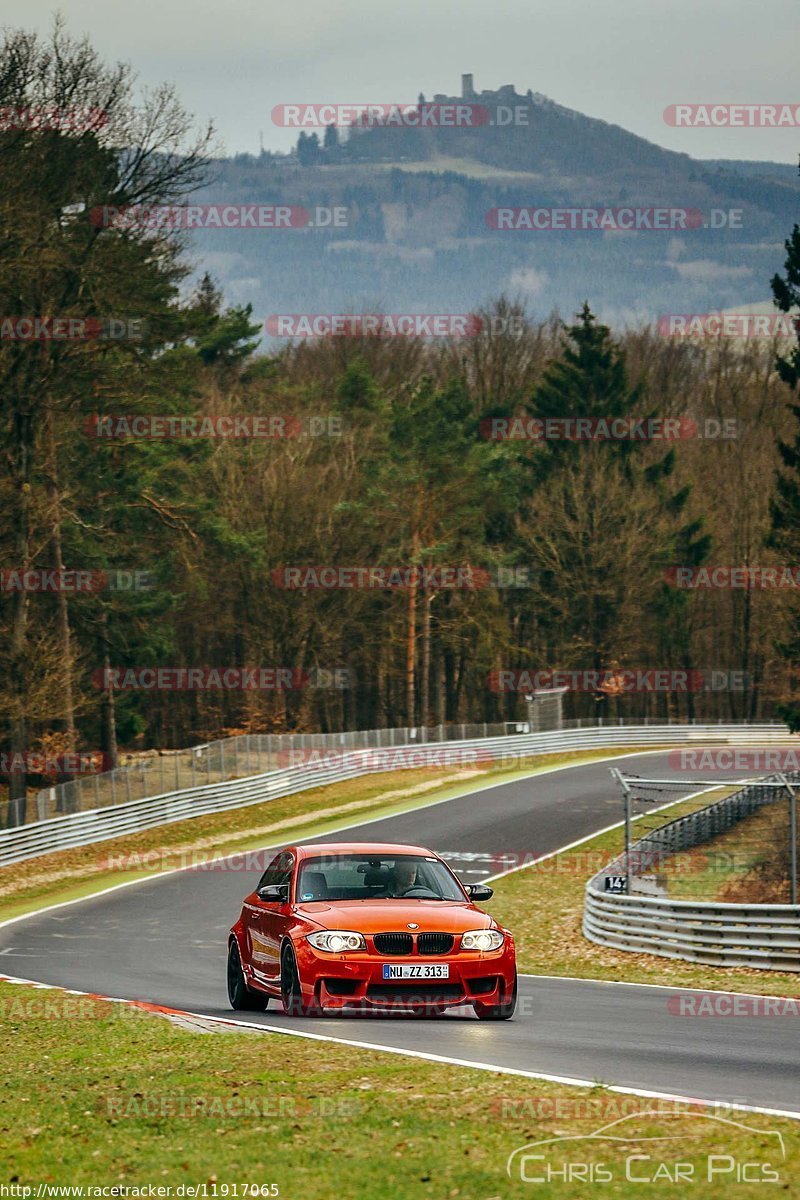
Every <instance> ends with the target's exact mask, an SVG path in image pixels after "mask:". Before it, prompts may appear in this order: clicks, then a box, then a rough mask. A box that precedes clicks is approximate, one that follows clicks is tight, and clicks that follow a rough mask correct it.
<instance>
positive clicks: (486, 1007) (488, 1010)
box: [475, 973, 517, 1021]
mask: <svg viewBox="0 0 800 1200" xmlns="http://www.w3.org/2000/svg"><path fill="white" fill-rule="evenodd" d="M516 1007H517V976H516V973H515V974H514V987H513V990H512V992H511V999H510V1000H506V1001H505V1002H504V1003H503V1004H476V1005H475V1015H476V1016H477V1018H478V1020H479V1021H508V1020H509V1018H510V1017H513V1015H514V1009H515V1008H516Z"/></svg>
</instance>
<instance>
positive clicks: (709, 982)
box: [489, 796, 800, 996]
mask: <svg viewBox="0 0 800 1200" xmlns="http://www.w3.org/2000/svg"><path fill="white" fill-rule="evenodd" d="M713 798H714V797H711V796H708V797H704V799H703V801H702V803H703V804H706V803H709V802H710V801H711V800H712V799H713ZM697 807H698V801H697V800H690V801H684V802H681V803H679V804H676V805H675V806H674V807H673V808H671V809H670V813H669V817H670V819H673V818H674V817H676V816H679V815H681V813H682V812H684V811H691V810H694V809H696V808H697ZM637 824H639V823H638V822H635V823H634V825H633V836H634V838H636V837H637V836H641V833H643V832H644V830H639V831H637ZM648 827H652V822H651V821H649V822H648ZM623 849H624V843H623V834H622V830H621V829H613V830H609V831H608V832H607V833H603V834H599V835H598V836H597V837H594V838H590V839H589V840H587V841H586V842H584V843H582V844H581V845H580V846H578V847H575V848H574V849H572V850H567V851H565V852H564V853H562V854H558V855H556V856H554V857H553V858H550V859H547V860H545V861H543V862H541V863H539V864H533V865H532V866H530V867H525V868H523V869H522V870H520V871H516V872H514V873H513V874H510V875H506V876H504V877H503V878H501V879H498V880H496V881H495V883H493V884H492V887H493V888H494V891H495V895H494V898H493V900H492V901H490V904H489V908H490V911H491V913H492V915H493V916H495V917H496V918H497V920H499V921H501V922H502V923H503V924H504V925H506V926H507V927H508V928H509V929H512V930H513V931H514V936H515V939H516V942H517V961H518V966H519V969H520V971H526V972H530V973H531V974H542V975H562V976H566V975H570V976H580V977H581V978H586V979H606V980H611V981H616V980H619V981H624V982H628V983H652V984H664V985H666V986H675V987H690V988H715V989H718V990H723V991H733V992H736V991H738V992H754V993H757V994H759V995H782V996H800V975H798V974H797V973H793V972H786V971H760V970H757V969H755V968H752V969H751V968H746V967H735V968H734V967H711V966H705V965H704V964H702V963H691V962H682V961H680V960H678V959H671V958H659V957H658V956H656V955H652V954H631V953H628V952H626V951H623V950H614V949H612V948H610V947H608V946H598V945H595V943H594V942H590V941H588V940H587V939H586V938H585V937H584V936H583V933H582V920H583V901H584V892H585V889H586V882H587V880H588V879H589V878H590V876H592V875H593V874H595V872H596V871H598V870H600V869H601V867H602V865H603V864H604V863H605V862H608V861H609V860H611V859H612V858H613V857H614V856H615V855H617V854H619V853H620V852H621V851H622V850H623ZM705 850H706V853H707V847H706V848H705ZM676 858H681V859H682V858H683V856H676ZM671 870H672V871H673V872H674V875H673V876H672V877H671V878H675V879H681V880H682V879H684V878H687V877H688V878H690V877H691V876H687V875H685V874H684V870H685V868H683V867H681V865H680V863H679V862H675V861H673V864H672V867H671ZM709 886H710V885H709ZM670 887H672V884H671V883H670ZM670 894H672V891H670ZM679 898H681V899H685V898H688V896H684V895H682V896H681V897H679ZM706 898H707V899H712V898H713V897H712V896H709V895H707V896H706Z"/></svg>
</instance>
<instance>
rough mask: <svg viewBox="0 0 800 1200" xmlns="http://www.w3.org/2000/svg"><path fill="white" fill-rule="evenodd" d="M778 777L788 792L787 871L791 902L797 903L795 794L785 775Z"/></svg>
mask: <svg viewBox="0 0 800 1200" xmlns="http://www.w3.org/2000/svg"><path fill="white" fill-rule="evenodd" d="M778 778H779V779H780V781H781V783H782V784H783V786H784V787H785V788H786V790H787V792H788V793H789V846H790V848H791V849H790V863H791V865H790V867H789V873H790V875H791V888H792V893H791V894H792V904H797V795H796V793H795V790H794V788H793V787H792V785H791V784H790V783H789V780H788V779H787V778H786V776H785V775H779V776H778Z"/></svg>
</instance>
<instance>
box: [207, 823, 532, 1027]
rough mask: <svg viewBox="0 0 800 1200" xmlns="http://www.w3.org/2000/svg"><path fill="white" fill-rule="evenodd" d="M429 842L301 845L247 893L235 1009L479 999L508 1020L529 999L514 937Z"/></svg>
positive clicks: (234, 938) (481, 1006)
mask: <svg viewBox="0 0 800 1200" xmlns="http://www.w3.org/2000/svg"><path fill="white" fill-rule="evenodd" d="M491 895H492V889H491V888H490V887H487V886H486V885H485V884H480V883H478V884H471V885H469V886H465V885H464V884H462V883H461V882H460V881H459V880H458V879H457V878H456V876H455V875H454V874H453V872H452V871H451V870H450V868H449V867H448V866H447V864H446V863H445V862H443V860H442V859H441V858H439V856H438V854H433V853H432V852H431V851H430V850H426V849H425V848H424V847H422V846H393V845H381V844H379V843H376V844H374V845H373V844H372V843H369V844H359V843H357V842H353V843H350V842H340V843H327V844H324V845H317V846H290V847H289V848H288V849H286V850H281V851H280V853H279V854H276V856H275V858H274V859H273V860H272V862H271V863H270V864H269V866H268V867H267V869H266V871H265V872H264V874H263V876H262V877H261V880H260V881H259V884H258V887H257V888H256V890H255V891H254V892H252V893H251V894H250V895H249V896H246V897H245V899H244V903H243V905H242V912H241V915H240V917H239V919H238V921H237V922H236V924H235V925H234V926H233V928H232V929H231V931H230V937H229V941H228V996H229V999H230V1002H231V1006H232V1007H233V1008H235V1009H250V1010H253V1009H259V1010H263V1009H265V1008H266V1007H267V1004H268V1003H269V1001H270V999H271V998H272V999H275V1000H278V999H280V1000H282V1001H283V1006H284V1008H285V1010H286V1012H287V1013H291V1014H296V1015H304V1016H310V1015H317V1016H319V1015H322V1014H323V1013H324V1012H326V1011H331V1010H338V1011H341V1010H343V1009H352V1010H360V1011H362V1012H365V1011H368V1010H372V1011H374V1010H379V1009H384V1010H385V1009H395V1010H397V1009H402V1010H404V1011H409V1010H411V1011H415V1012H418V1013H425V1014H431V1013H438V1012H443V1011H444V1010H445V1009H446V1008H452V1007H454V1006H456V1005H461V1004H471V1005H472V1006H473V1008H474V1009H475V1012H476V1013H477V1015H478V1016H479V1017H480V1018H481V1019H482V1020H494V1021H505V1020H508V1018H509V1017H511V1016H512V1015H513V1013H514V1008H515V1007H516V1002H517V972H516V960H515V951H514V940H513V938H512V936H511V934H510V933H509V931H508V930H507V929H503V928H502V926H500V925H498V923H497V922H496V921H494V920H493V919H492V918H491V917H490V916H488V915H487V914H486V913H484V912H482V911H481V909H479V908H477V907H476V905H475V901H476V900H489V899H490V898H491Z"/></svg>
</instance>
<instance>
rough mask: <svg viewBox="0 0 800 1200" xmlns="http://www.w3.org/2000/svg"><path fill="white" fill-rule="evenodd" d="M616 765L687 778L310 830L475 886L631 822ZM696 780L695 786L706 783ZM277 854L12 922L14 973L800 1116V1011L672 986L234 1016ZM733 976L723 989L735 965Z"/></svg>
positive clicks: (564, 783)
mask: <svg viewBox="0 0 800 1200" xmlns="http://www.w3.org/2000/svg"><path fill="white" fill-rule="evenodd" d="M612 765H613V766H624V768H625V770H628V771H632V772H637V773H640V774H647V775H650V776H657V777H659V778H672V777H676V778H678V773H677V771H676V770H674V769H672V768H671V767H670V765H669V760H668V752H664V751H660V752H658V753H649V754H636V755H632V756H631V755H629V756H626V757H625V758H624V759H620V758H617V759H615V761H613V762H611V761H607V762H594V763H589V764H582V765H576V766H573V767H569V768H562V769H558V770H554V771H552V772H550V773H548V774H540V775H536V776H532V777H529V778H523V779H516V780H514V781H511V782H508V783H500V784H493V785H491V786H488V787H486V786H483V787H481V788H480V790H476V791H474V792H471V793H470V794H468V795H465V796H459V797H457V798H454V799H452V800H448V801H440V802H436V803H433V804H430V805H428V806H426V807H422V808H416V809H414V810H413V811H412V812H408V813H405V814H400V815H395V816H391V817H386V818H384V819H380V820H373V821H367V822H362V823H360V824H357V825H355V824H354V825H351V826H348V827H347V828H346V829H345V828H344V827H342V829H341V831H339V832H332V833H329V834H327V835H326V836H325V837H315V838H313V839H309V840H313V841H315V842H319V841H328V842H330V841H381V842H410V843H415V844H422V845H425V846H429V847H431V849H433V850H435V851H437V852H438V853H444V854H445V855H446V856H447V858H448V861H449V863H450V865H451V867H453V869H454V870H456V871H457V873H459V874H461V875H462V876H463V878H464V880H465V882H467V883H470V882H478V881H479V880H480V879H481V878H488V877H490V876H493V875H497V874H500V873H501V872H503V871H504V870H506V869H508V868H509V867H510V866H513V865H514V863H516V862H518V861H520V860H524V859H525V858H526V857H528V858H530V857H533V856H539V855H542V854H547V853H550V852H552V851H555V850H558V849H559V848H561V847H563V846H565V845H568V844H571V843H573V842H575V841H578V840H579V839H581V838H584V837H586V836H588V835H590V834H592V833H595V832H597V831H599V830H601V829H604V828H606V827H607V826H609V825H612V824H615V823H616V822H618V821H619V820H620V818H621V801H620V793H619V789H618V787H617V786H616V784H615V783H614V782H613V781H612V779H611V776H610V774H609V766H612ZM723 777H724V776H723V775H722V774H720V773H719V772H715V774H714V778H723ZM681 779H682V780H685V781H686V787H685V792H686V793H689V792H691V791H695V790H697V784H693V783H692V782H691V779H690V778H688V777H687V776H686V775H683V776H681ZM679 794H681V793H680V792H676V793H675V794H674V795H670V797H669V799H674V798H675V796H677V795H679ZM279 844H280V843H278V844H276V845H279ZM264 857H265V858H266V859H268V858H269V857H271V855H265V856H264ZM263 865H264V862H263V860H262V861H260V862H259V864H258V866H257V867H255V868H252V869H250V870H249V871H248V870H237V869H226V863H225V860H223V861H221V862H219V863H216V864H211V865H205V866H203V867H193V868H190V869H186V870H181V871H178V872H174V873H172V874H163V875H156V876H154V877H153V878H152V879H148V880H145V881H143V882H141V883H137V884H136V885H133V886H127V887H123V888H120V889H117V890H112V891H110V892H107V893H105V894H102V895H99V896H96V897H94V898H90V899H87V900H82V901H79V902H76V903H74V904H69V905H66V906H64V907H62V908H56V909H54V910H52V911H49V912H47V911H45V912H42V913H39V914H34V915H32V916H29V917H26V918H24V919H22V920H18V921H14V922H12V923H9V924H6V925H5V926H0V969H2V971H3V973H4V974H5V975H8V976H12V977H18V978H23V979H27V980H36V981H40V982H43V983H47V984H52V985H55V986H60V987H66V988H73V989H76V990H78V991H85V992H92V993H100V994H104V995H109V996H114V997H120V998H125V999H133V1000H142V1001H147V1002H149V1003H153V1004H157V1005H163V1006H168V1007H170V1008H176V1009H181V1010H185V1011H189V1012H192V1013H195V1014H201V1015H206V1016H210V1017H216V1018H220V1017H227V1018H234V1019H244V1020H246V1021H247V1023H248V1024H250V1025H264V1026H268V1027H270V1028H271V1029H281V1030H285V1031H286V1032H299V1033H304V1034H305V1033H310V1034H318V1035H323V1036H330V1037H334V1038H344V1039H346V1040H348V1041H351V1042H356V1043H363V1044H365V1045H380V1046H385V1047H386V1048H387V1049H388V1048H392V1049H394V1050H398V1051H401V1052H402V1051H411V1052H413V1053H416V1054H422V1055H426V1054H430V1055H432V1056H438V1057H445V1058H448V1059H453V1060H456V1061H459V1062H465V1063H474V1064H475V1065H481V1066H494V1067H497V1068H499V1069H501V1070H503V1069H506V1070H514V1071H523V1072H530V1073H531V1074H534V1075H535V1074H543V1075H553V1076H559V1077H570V1078H572V1079H580V1080H589V1081H599V1082H602V1083H604V1084H607V1085H611V1084H614V1085H619V1086H623V1087H629V1088H633V1089H641V1090H644V1091H646V1092H652V1093H654V1094H669V1095H679V1096H683V1097H692V1098H697V1099H701V1100H717V1101H720V1102H722V1103H727V1104H747V1105H751V1106H758V1107H763V1108H768V1109H772V1110H780V1111H786V1112H791V1113H793V1114H797V1115H798V1116H800V1048H799V1046H798V1038H797V1025H796V1022H797V1018H796V1017H795V1018H792V1017H775V1018H771V1019H770V1018H768V1017H764V1016H760V1017H755V1016H753V1017H749V1016H748V1017H742V1016H737V1017H726V1016H722V1015H718V1016H703V1017H686V1016H681V1015H678V1013H676V1012H675V1011H674V1010H675V1003H674V1002H673V1004H671V1005H670V1004H669V1003H668V1002H669V1000H670V998H671V997H674V996H675V995H676V989H673V988H661V987H646V986H636V985H628V984H618V983H609V982H596V981H588V980H576V979H562V978H553V977H541V976H536V977H534V976H522V977H521V978H520V1001H519V1008H518V1012H517V1015H516V1016H515V1018H514V1019H513V1020H511V1021H506V1022H488V1023H487V1022H480V1021H478V1020H476V1019H475V1017H474V1015H473V1014H472V1011H471V1009H459V1010H453V1011H451V1012H450V1013H448V1014H445V1015H444V1016H442V1017H439V1018H435V1019H428V1020H421V1019H418V1018H415V1017H404V1016H387V1017H384V1016H377V1017H370V1018H368V1019H365V1018H363V1017H359V1016H347V1017H343V1018H336V1017H332V1016H331V1017H322V1018H313V1019H309V1018H291V1017H287V1016H285V1015H284V1014H283V1012H282V1010H281V1007H280V1005H279V1004H276V1003H275V1002H272V1001H271V1002H270V1006H269V1008H268V1010H267V1012H265V1013H246V1014H234V1013H232V1012H231V1010H230V1008H229V1006H228V1003H227V997H226V991H225V945H226V936H227V932H228V929H229V927H230V925H231V924H232V923H233V921H234V920H235V919H236V917H237V915H238V912H239V907H240V902H241V899H242V897H243V896H244V895H245V894H246V893H247V892H248V891H250V890H252V888H253V886H254V884H255V881H256V879H257V877H258V875H259V874H260V873H261V870H262V869H263ZM486 907H487V909H488V911H491V901H490V902H489V903H488V905H487V906H486ZM665 962H666V960H665ZM719 980H720V981H719V984H718V985H717V986H718V988H719V989H720V990H723V989H724V986H725V973H724V971H720V974H719Z"/></svg>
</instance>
